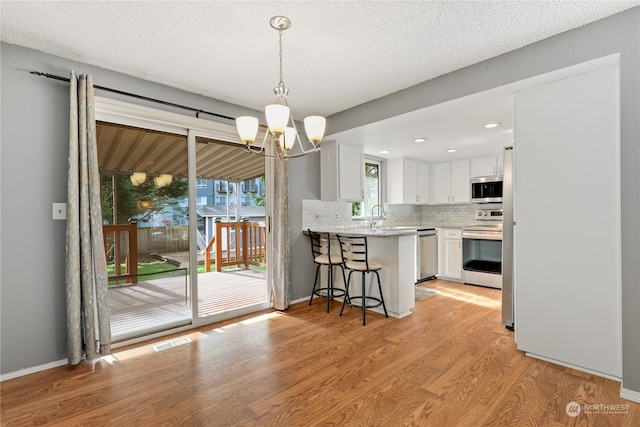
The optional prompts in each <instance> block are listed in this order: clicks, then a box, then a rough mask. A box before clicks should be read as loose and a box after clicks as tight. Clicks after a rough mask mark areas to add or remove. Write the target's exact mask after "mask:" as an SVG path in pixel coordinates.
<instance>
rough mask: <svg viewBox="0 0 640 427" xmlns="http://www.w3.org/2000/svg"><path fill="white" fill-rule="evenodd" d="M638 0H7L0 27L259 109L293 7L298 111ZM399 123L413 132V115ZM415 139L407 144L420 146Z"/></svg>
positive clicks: (463, 61) (389, 87)
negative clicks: (280, 22) (279, 21)
mask: <svg viewBox="0 0 640 427" xmlns="http://www.w3.org/2000/svg"><path fill="white" fill-rule="evenodd" d="M638 4H640V2H638V1H294V2H273V1H258V2H247V1H195V2H191V1H184V2H179V1H136V2H133V1H108V2H95V1H77V2H65V1H53V2H24V1H19V2H12V1H6V0H3V1H2V2H1V3H0V8H1V9H0V12H1V15H0V17H1V20H2V26H1V33H0V37H1V39H2V41H5V42H8V43H12V44H16V45H21V46H26V47H30V48H34V49H37V50H41V51H44V52H47V53H52V54H55V55H58V56H62V57H66V58H70V59H73V60H77V61H80V62H82V63H87V64H91V65H96V66H100V67H104V68H107V69H111V70H115V71H119V72H122V73H125V74H128V75H132V76H136V77H140V78H142V79H146V80H150V81H154V82H158V83H163V84H166V85H169V86H173V87H177V88H181V89H184V90H187V91H189V92H194V93H199V94H203V95H206V96H210V97H213V98H216V99H221V100H225V101H229V102H232V103H234V104H238V105H242V106H246V107H250V108H254V109H257V110H261V109H262V108H263V106H264V105H265V104H268V103H271V102H273V94H272V88H273V87H274V86H275V85H276V84H277V82H278V79H279V76H278V33H277V31H275V30H273V29H272V28H271V27H270V26H269V19H270V18H271V17H272V16H274V15H285V16H287V17H289V18H290V19H291V20H292V26H291V28H290V29H289V30H286V31H285V32H284V33H283V39H284V40H283V42H284V81H285V83H286V85H287V86H288V87H289V89H290V96H289V103H290V105H291V107H292V111H293V113H294V115H295V116H294V117H295V118H296V119H298V120H300V119H301V118H302V117H304V116H306V115H309V114H321V115H325V116H329V115H331V114H334V113H337V112H340V111H343V110H345V109H348V108H350V107H353V106H356V105H359V104H362V103H364V102H367V101H370V100H372V99H376V98H379V97H382V96H384V95H387V94H390V93H393V92H396V91H398V90H401V89H404V88H407V87H410V86H412V85H415V84H418V83H420V82H423V81H426V80H429V79H432V78H434V77H437V76H439V75H443V74H446V73H449V72H451V71H454V70H457V69H460V68H462V67H465V66H468V65H471V64H474V63H477V62H479V61H482V60H485V59H488V58H491V57H494V56H497V55H500V54H502V53H505V52H508V51H511V50H513V49H517V48H519V47H522V46H525V45H527V44H530V43H533V42H536V41H539V40H541V39H544V38H547V37H550V36H552V35H555V34H558V33H561V32H564V31H567V30H570V29H572V28H576V27H579V26H582V25H585V24H587V23H589V22H592V21H595V20H598V19H601V18H604V17H607V16H610V15H612V14H615V13H617V12H620V11H622V10H625V9H628V8H630V7H633V6H636V5H638ZM37 71H43V70H37ZM44 71H47V70H44ZM76 71H79V72H81V71H82V70H76ZM96 84H100V82H99V81H96ZM497 104H498V105H503V104H504V102H497ZM484 105H485V106H487V105H490V104H487V103H485V104H484ZM462 108H464V106H463V105H458V111H460V109H462ZM485 109H486V108H485ZM414 120H415V123H416V124H419V125H420V126H416V128H415V132H420V131H421V129H422V128H429V123H430V122H428V121H427V119H426V118H424V119H422V118H414ZM412 123H413V122H412ZM459 124H460V121H458V122H457V125H459ZM385 126H387V128H389V127H392V126H393V121H388V122H386V123H385ZM396 126H397V124H396ZM402 129H404V130H405V131H407V133H408V134H410V132H411V131H413V128H412V127H411V125H410V124H406V123H405V124H404V126H403V127H402ZM503 130H505V131H506V129H503ZM363 131H365V130H363ZM384 131H385V129H380V128H379V129H378V132H377V134H378V135H383V132H384ZM364 133H366V132H364ZM369 133H371V132H369ZM445 133H446V131H444V130H443V131H442V137H443V138H444V137H445ZM415 136H420V135H415ZM425 136H426V135H425ZM451 138H453V136H452V137H451ZM451 138H450V139H451ZM469 138H473V136H469ZM367 143H368V142H367ZM407 150H411V148H406V149H405V150H404V151H403V152H402V155H407V154H406V153H409V155H411V152H410V151H407ZM369 151H372V149H370V150H369Z"/></svg>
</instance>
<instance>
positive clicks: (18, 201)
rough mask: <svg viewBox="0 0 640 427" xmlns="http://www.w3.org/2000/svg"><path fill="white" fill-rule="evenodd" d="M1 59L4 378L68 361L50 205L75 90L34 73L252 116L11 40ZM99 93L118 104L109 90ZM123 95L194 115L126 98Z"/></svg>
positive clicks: (60, 190)
mask: <svg viewBox="0 0 640 427" xmlns="http://www.w3.org/2000/svg"><path fill="white" fill-rule="evenodd" d="M0 54H1V62H2V64H1V66H2V68H1V72H2V74H1V79H2V80H1V84H2V101H1V102H2V104H1V109H2V129H1V135H0V136H1V139H0V141H1V144H2V145H1V147H0V148H1V150H2V151H1V158H0V206H1V213H0V218H1V223H0V235H1V239H0V245H1V249H0V266H1V270H0V296H1V302H0V334H1V338H2V345H1V346H0V347H1V349H0V359H1V364H0V372H1V373H2V374H6V373H10V372H15V371H18V370H20V369H23V368H31V367H36V366H40V365H43V364H47V363H51V362H54V361H58V360H62V359H65V358H66V320H65V316H66V314H65V313H66V311H65V310H66V309H65V293H64V254H65V226H66V222H65V221H53V220H52V219H51V210H52V208H51V204H52V203H53V202H65V201H66V199H67V189H66V186H67V153H68V149H67V145H68V137H69V130H68V127H69V125H68V122H69V84H68V83H66V82H61V81H56V80H51V79H45V78H43V77H37V76H34V75H31V74H29V71H31V70H35V71H42V72H47V73H51V74H56V75H59V76H63V77H68V75H69V70H71V69H73V70H74V71H75V72H76V73H78V74H80V73H89V74H92V75H93V77H94V82H95V84H97V85H101V86H106V87H112V88H116V89H120V90H123V91H127V92H133V93H136V94H141V95H145V96H148V97H152V98H158V99H162V100H166V101H171V102H174V103H177V104H181V105H187V106H191V107H196V108H201V109H203V110H206V111H211V112H217V113H220V114H224V115H228V116H231V117H235V116H238V115H242V114H247V113H252V112H251V111H250V110H247V109H244V108H241V107H238V106H234V105H231V104H227V103H224V102H220V101H216V100H213V99H209V98H205V97H202V96H199V95H195V94H191V93H187V92H184V91H180V90H178V89H175V88H170V87H167V86H162V85H159V84H155V83H151V82H147V81H144V80H140V79H136V78H133V77H129V76H126V75H123V74H119V73H114V72H111V71H107V70H104V69H100V68H96V67H91V66H88V65H85V64H80V63H77V62H72V61H68V60H66V59H63V58H59V57H56V56H52V55H47V54H43V53H41V52H37V51H34V50H30V49H24V48H21V47H17V46H13V45H8V44H6V43H2V45H1V52H0ZM96 94H97V95H99V96H107V97H109V98H116V99H118V97H117V96H115V95H114V94H112V93H105V92H100V91H96ZM120 99H121V100H123V101H126V102H130V103H137V104H140V105H147V106H150V107H152V108H156V109H165V110H168V111H173V112H176V113H179V114H190V113H189V112H187V111H185V110H181V109H175V108H171V107H163V106H162V105H160V104H155V103H149V102H144V101H139V100H135V99H133V98H129V97H120ZM253 113H254V114H255V112H253ZM203 117H204V118H206V119H208V118H209V117H207V116H203ZM312 163H313V161H312ZM316 169H317V168H316ZM310 170H311V171H313V170H314V168H313V167H310ZM299 181H300V182H303V181H302V180H299ZM302 192H303V193H304V194H307V193H306V192H304V191H302ZM299 216H301V215H299ZM294 220H295V217H294ZM300 221H301V220H300V219H298V220H297V222H298V223H299V222H300ZM293 224H295V221H294V222H293Z"/></svg>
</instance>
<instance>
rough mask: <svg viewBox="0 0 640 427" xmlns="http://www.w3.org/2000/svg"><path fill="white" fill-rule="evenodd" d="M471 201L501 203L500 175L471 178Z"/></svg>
mask: <svg viewBox="0 0 640 427" xmlns="http://www.w3.org/2000/svg"><path fill="white" fill-rule="evenodd" d="M471 203H502V175H494V176H483V177H480V178H472V179H471Z"/></svg>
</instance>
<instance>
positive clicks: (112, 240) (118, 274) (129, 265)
mask: <svg viewBox="0 0 640 427" xmlns="http://www.w3.org/2000/svg"><path fill="white" fill-rule="evenodd" d="M102 232H103V234H104V252H105V254H106V256H107V263H109V264H111V263H112V262H113V265H114V267H115V273H114V274H113V275H111V276H109V280H119V279H124V280H125V282H126V283H138V225H137V224H119V225H105V226H103V227H102ZM122 261H124V265H125V266H124V271H122Z"/></svg>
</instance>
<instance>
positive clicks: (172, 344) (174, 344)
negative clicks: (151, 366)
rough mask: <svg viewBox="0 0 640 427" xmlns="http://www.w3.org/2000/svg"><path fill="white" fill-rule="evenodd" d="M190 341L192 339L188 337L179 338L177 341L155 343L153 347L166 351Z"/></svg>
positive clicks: (156, 349)
mask: <svg viewBox="0 0 640 427" xmlns="http://www.w3.org/2000/svg"><path fill="white" fill-rule="evenodd" d="M190 342H191V340H190V339H189V338H187V337H184V338H178V339H177V340H175V341H169V342H165V343H162V344H157V345H154V346H153V349H154V350H155V351H164V350H169V349H170V348H173V347H178V346H179V345H184V344H189V343H190Z"/></svg>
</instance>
